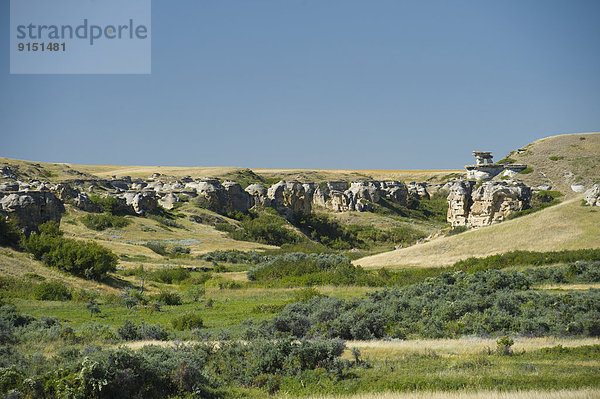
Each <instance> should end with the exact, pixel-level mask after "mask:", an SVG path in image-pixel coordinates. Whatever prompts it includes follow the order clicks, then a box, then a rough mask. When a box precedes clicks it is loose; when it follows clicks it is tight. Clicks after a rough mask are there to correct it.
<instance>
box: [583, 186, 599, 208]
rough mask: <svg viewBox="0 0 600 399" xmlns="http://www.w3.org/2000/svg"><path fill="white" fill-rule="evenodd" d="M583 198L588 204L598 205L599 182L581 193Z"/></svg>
mask: <svg viewBox="0 0 600 399" xmlns="http://www.w3.org/2000/svg"><path fill="white" fill-rule="evenodd" d="M583 199H584V201H585V202H586V204H588V205H590V206H600V184H594V185H593V186H592V187H590V189H589V190H587V191H586V192H585V193H584V194H583Z"/></svg>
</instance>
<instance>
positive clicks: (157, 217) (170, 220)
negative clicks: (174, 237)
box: [147, 212, 185, 229]
mask: <svg viewBox="0 0 600 399" xmlns="http://www.w3.org/2000/svg"><path fill="white" fill-rule="evenodd" d="M147 217H148V219H152V220H154V221H156V222H158V223H159V224H161V225H163V226H165V227H174V228H176V229H183V228H185V226H183V225H182V224H180V223H177V221H175V216H173V215H171V214H170V213H167V212H162V214H149V215H147Z"/></svg>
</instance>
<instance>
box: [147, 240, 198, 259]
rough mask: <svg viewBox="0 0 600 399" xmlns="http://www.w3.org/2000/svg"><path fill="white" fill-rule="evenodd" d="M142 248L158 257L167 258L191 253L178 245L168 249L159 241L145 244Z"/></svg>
mask: <svg viewBox="0 0 600 399" xmlns="http://www.w3.org/2000/svg"><path fill="white" fill-rule="evenodd" d="M144 246H145V247H146V248H149V249H150V250H152V251H153V252H155V253H157V254H159V255H162V256H168V257H170V258H178V257H182V256H185V255H189V254H190V252H191V250H190V249H189V248H187V247H182V246H179V245H175V246H172V247H170V248H168V247H167V246H166V245H165V244H163V243H162V242H159V241H149V242H147V243H145V244H144Z"/></svg>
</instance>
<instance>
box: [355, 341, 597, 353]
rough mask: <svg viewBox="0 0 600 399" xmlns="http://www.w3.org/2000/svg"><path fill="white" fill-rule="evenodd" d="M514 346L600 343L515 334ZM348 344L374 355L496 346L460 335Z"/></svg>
mask: <svg viewBox="0 0 600 399" xmlns="http://www.w3.org/2000/svg"><path fill="white" fill-rule="evenodd" d="M514 341H515V343H514V345H513V347H512V349H513V350H514V351H515V352H520V351H525V352H529V351H533V350H537V349H541V348H548V347H552V346H556V345H562V346H564V347H576V346H582V345H600V338H555V337H541V338H526V337H515V338H514ZM346 346H347V347H348V348H359V349H360V351H361V353H362V354H363V355H364V356H371V357H375V358H386V357H389V358H393V357H396V356H398V355H401V354H410V353H425V352H436V353H437V354H439V355H456V354H458V355H464V354H477V353H481V352H483V351H486V350H487V349H488V348H489V349H492V350H494V349H495V348H496V340H495V339H492V338H480V337H465V338H457V339H415V340H412V339H411V340H392V341H382V340H378V341H348V342H347V343H346Z"/></svg>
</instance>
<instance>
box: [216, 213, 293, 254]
mask: <svg viewBox="0 0 600 399" xmlns="http://www.w3.org/2000/svg"><path fill="white" fill-rule="evenodd" d="M287 224H288V223H287V221H286V220H285V219H284V218H282V217H281V216H279V215H276V214H272V213H261V214H260V215H258V216H256V217H255V218H253V219H251V220H247V221H244V222H242V227H243V228H242V229H235V228H232V229H231V230H229V234H230V235H231V237H232V238H233V239H235V240H241V241H254V242H260V243H263V244H269V245H277V246H280V245H282V244H286V243H296V242H300V241H302V240H305V238H304V237H302V236H301V235H299V234H298V233H296V232H295V231H294V230H292V229H291V228H290V227H288V226H287ZM218 226H220V225H217V229H218ZM229 226H231V225H229ZM222 227H224V226H222ZM225 231H227V230H225Z"/></svg>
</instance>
